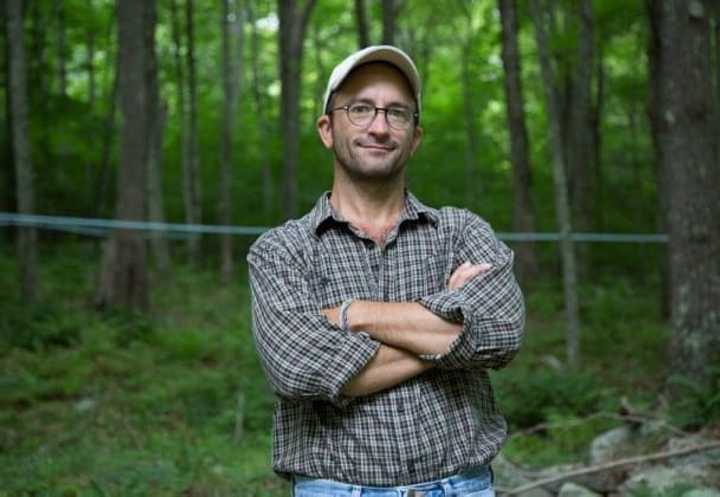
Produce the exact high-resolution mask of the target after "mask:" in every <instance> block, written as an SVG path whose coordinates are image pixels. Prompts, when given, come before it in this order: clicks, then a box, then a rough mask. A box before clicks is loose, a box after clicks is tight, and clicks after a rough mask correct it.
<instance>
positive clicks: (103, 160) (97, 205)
mask: <svg viewBox="0 0 720 497" xmlns="http://www.w3.org/2000/svg"><path fill="white" fill-rule="evenodd" d="M118 64H119V60H118V61H116V62H115V64H113V66H114V74H113V80H112V87H111V88H110V92H109V93H108V95H107V99H108V108H109V110H108V115H107V117H106V118H105V122H104V126H103V127H104V129H103V137H102V147H101V152H100V172H99V173H98V177H97V181H96V187H95V195H94V201H93V205H91V206H90V212H94V214H95V217H98V216H100V215H101V214H102V213H103V212H105V208H106V207H107V199H108V197H109V195H108V192H109V191H110V179H111V176H112V171H111V169H112V164H111V160H112V150H113V143H114V141H115V134H116V133H115V129H116V127H117V122H116V120H117V103H118V90H119V88H118V87H119V76H118V73H119V72H120V71H118Z"/></svg>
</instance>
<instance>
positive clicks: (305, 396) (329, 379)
mask: <svg viewBox="0 0 720 497" xmlns="http://www.w3.org/2000/svg"><path fill="white" fill-rule="evenodd" d="M276 248H277V247H267V246H263V244H257V243H256V244H255V245H254V246H253V247H252V248H251V250H250V253H249V254H248V263H249V271H250V288H251V293H252V320H253V336H254V339H255V345H256V348H257V351H258V354H259V356H260V361H261V363H262V366H263V369H264V371H265V374H266V376H267V378H268V381H269V383H270V385H271V387H272V388H273V390H274V391H275V393H277V394H278V395H279V396H281V397H284V398H289V399H295V400H327V401H329V402H331V403H333V404H335V405H336V406H338V407H343V406H345V405H347V404H348V403H349V402H350V400H351V397H347V396H344V395H342V393H341V391H342V389H343V387H344V386H345V384H346V383H347V382H348V381H350V379H352V378H353V377H354V376H356V375H357V374H358V373H359V372H360V371H361V370H362V369H363V368H364V367H365V365H366V364H367V363H368V361H370V359H371V358H372V357H373V356H374V355H375V353H376V352H377V349H378V348H379V347H380V343H379V342H377V341H374V340H372V339H370V338H369V337H363V336H360V335H358V334H354V333H350V332H347V331H343V330H341V329H340V328H339V327H337V326H334V325H333V324H332V323H330V321H328V320H327V318H325V316H324V315H322V314H320V308H319V307H318V305H317V303H315V302H314V301H313V299H312V295H311V291H310V285H309V283H308V281H307V278H306V276H305V274H306V272H307V271H304V270H303V269H302V268H299V267H297V262H296V261H294V260H291V258H290V257H283V256H282V255H281V254H282V251H278V250H276Z"/></svg>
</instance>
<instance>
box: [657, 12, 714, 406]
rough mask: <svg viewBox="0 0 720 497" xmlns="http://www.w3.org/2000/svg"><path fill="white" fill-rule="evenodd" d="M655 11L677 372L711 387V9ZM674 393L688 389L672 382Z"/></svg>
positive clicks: (672, 365)
mask: <svg viewBox="0 0 720 497" xmlns="http://www.w3.org/2000/svg"><path fill="white" fill-rule="evenodd" d="M653 14H654V15H655V16H657V17H656V18H655V20H654V26H655V27H656V28H657V29H658V34H659V36H658V41H659V49H660V59H661V61H662V62H661V64H660V66H659V73H660V79H659V85H658V86H659V87H658V90H659V92H658V93H659V94H658V103H659V105H660V107H659V112H658V115H659V116H660V121H659V143H660V149H661V160H662V167H663V169H664V171H665V173H666V179H667V183H666V185H665V186H666V189H667V193H668V200H669V204H668V213H669V217H668V221H669V235H670V245H669V248H670V273H671V277H670V281H671V282H672V339H671V349H670V351H669V352H670V357H669V363H670V371H671V376H684V377H686V378H688V379H690V380H692V381H693V382H694V383H696V384H697V385H698V386H704V387H710V383H709V380H710V377H711V369H710V368H709V367H708V366H709V365H711V364H717V361H718V359H719V358H720V313H719V312H718V308H717V305H718V302H720V203H719V202H718V201H717V188H718V185H720V168H719V167H718V164H717V162H716V157H715V149H714V146H715V140H716V139H717V135H716V134H715V123H714V113H713V88H712V82H711V79H710V78H708V77H707V75H708V74H711V57H710V26H709V19H710V15H711V14H710V12H709V11H708V10H707V9H705V8H704V7H703V3H701V2H699V1H690V2H687V1H685V0H653ZM670 386H671V387H672V386H673V385H672V383H671V385H670ZM671 393H672V394H674V395H675V396H678V395H681V394H682V393H683V392H681V391H679V389H674V388H671Z"/></svg>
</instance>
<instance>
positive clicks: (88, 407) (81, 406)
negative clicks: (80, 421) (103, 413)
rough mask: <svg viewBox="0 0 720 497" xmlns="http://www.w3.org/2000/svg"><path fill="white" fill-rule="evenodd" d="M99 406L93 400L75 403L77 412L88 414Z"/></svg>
mask: <svg viewBox="0 0 720 497" xmlns="http://www.w3.org/2000/svg"><path fill="white" fill-rule="evenodd" d="M96 405H97V401H95V400H93V399H82V400H79V401H77V402H75V406H74V407H75V411H77V412H87V411H92V410H93V409H95V406H96Z"/></svg>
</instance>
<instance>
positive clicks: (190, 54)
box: [185, 0, 202, 265]
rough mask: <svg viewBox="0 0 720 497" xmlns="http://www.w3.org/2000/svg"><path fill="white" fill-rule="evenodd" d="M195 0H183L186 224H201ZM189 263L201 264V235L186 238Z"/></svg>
mask: <svg viewBox="0 0 720 497" xmlns="http://www.w3.org/2000/svg"><path fill="white" fill-rule="evenodd" d="M194 17H195V0H185V29H186V31H187V50H186V51H185V63H186V65H187V83H188V102H187V103H188V108H187V110H188V112H187V119H188V127H187V131H188V172H187V176H188V183H189V188H190V192H189V196H190V198H189V199H188V200H187V202H188V207H189V208H190V213H189V214H190V215H189V216H188V223H190V224H200V223H201V222H202V188H201V185H202V182H201V173H200V147H199V144H198V112H197V71H196V68H195V19H194ZM188 250H189V252H190V253H189V256H190V261H191V262H192V263H193V264H196V265H197V264H198V263H199V262H200V255H201V254H200V250H201V249H200V236H199V235H191V236H190V237H189V238H188Z"/></svg>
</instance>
